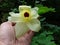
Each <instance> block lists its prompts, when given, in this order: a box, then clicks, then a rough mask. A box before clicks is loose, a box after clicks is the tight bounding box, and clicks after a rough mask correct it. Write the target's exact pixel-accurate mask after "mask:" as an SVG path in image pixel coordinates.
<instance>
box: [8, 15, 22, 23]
mask: <svg viewBox="0 0 60 45" xmlns="http://www.w3.org/2000/svg"><path fill="white" fill-rule="evenodd" d="M8 21H11V22H23V20H22V18H20V17H12V16H9V17H8Z"/></svg>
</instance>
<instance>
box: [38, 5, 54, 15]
mask: <svg viewBox="0 0 60 45" xmlns="http://www.w3.org/2000/svg"><path fill="white" fill-rule="evenodd" d="M37 7H38V8H39V10H38V13H39V14H43V13H47V12H49V11H51V12H55V8H48V7H46V6H43V5H37Z"/></svg>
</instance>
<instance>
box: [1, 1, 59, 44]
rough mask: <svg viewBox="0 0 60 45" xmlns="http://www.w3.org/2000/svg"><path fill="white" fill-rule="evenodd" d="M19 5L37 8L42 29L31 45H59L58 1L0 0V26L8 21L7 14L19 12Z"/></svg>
mask: <svg viewBox="0 0 60 45" xmlns="http://www.w3.org/2000/svg"><path fill="white" fill-rule="evenodd" d="M19 5H30V6H32V7H36V6H37V7H39V11H38V13H39V15H40V16H41V17H40V18H39V19H40V22H41V25H42V29H41V31H40V32H39V33H36V34H35V35H34V37H33V39H32V43H31V45H60V0H0V24H1V23H3V22H5V21H7V20H8V19H7V17H8V16H9V12H11V11H13V12H15V13H17V12H19V11H18V6H19ZM47 42H48V43H47Z"/></svg>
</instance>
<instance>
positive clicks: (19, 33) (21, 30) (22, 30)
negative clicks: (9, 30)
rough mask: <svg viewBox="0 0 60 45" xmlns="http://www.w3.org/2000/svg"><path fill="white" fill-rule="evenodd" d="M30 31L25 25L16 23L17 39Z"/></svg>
mask: <svg viewBox="0 0 60 45" xmlns="http://www.w3.org/2000/svg"><path fill="white" fill-rule="evenodd" d="M28 30H29V29H28V27H27V25H26V24H25V23H16V26H15V31H16V37H17V38H18V37H20V36H22V35H24V34H25V33H26V32H27V31H28Z"/></svg>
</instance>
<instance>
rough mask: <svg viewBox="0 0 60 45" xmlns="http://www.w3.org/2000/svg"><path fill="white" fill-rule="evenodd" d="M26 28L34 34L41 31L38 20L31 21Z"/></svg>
mask: <svg viewBox="0 0 60 45" xmlns="http://www.w3.org/2000/svg"><path fill="white" fill-rule="evenodd" d="M27 26H28V27H29V28H30V29H31V30H32V31H35V32H38V31H39V30H40V29H41V25H40V21H39V20H38V19H34V20H31V22H29V23H27Z"/></svg>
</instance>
